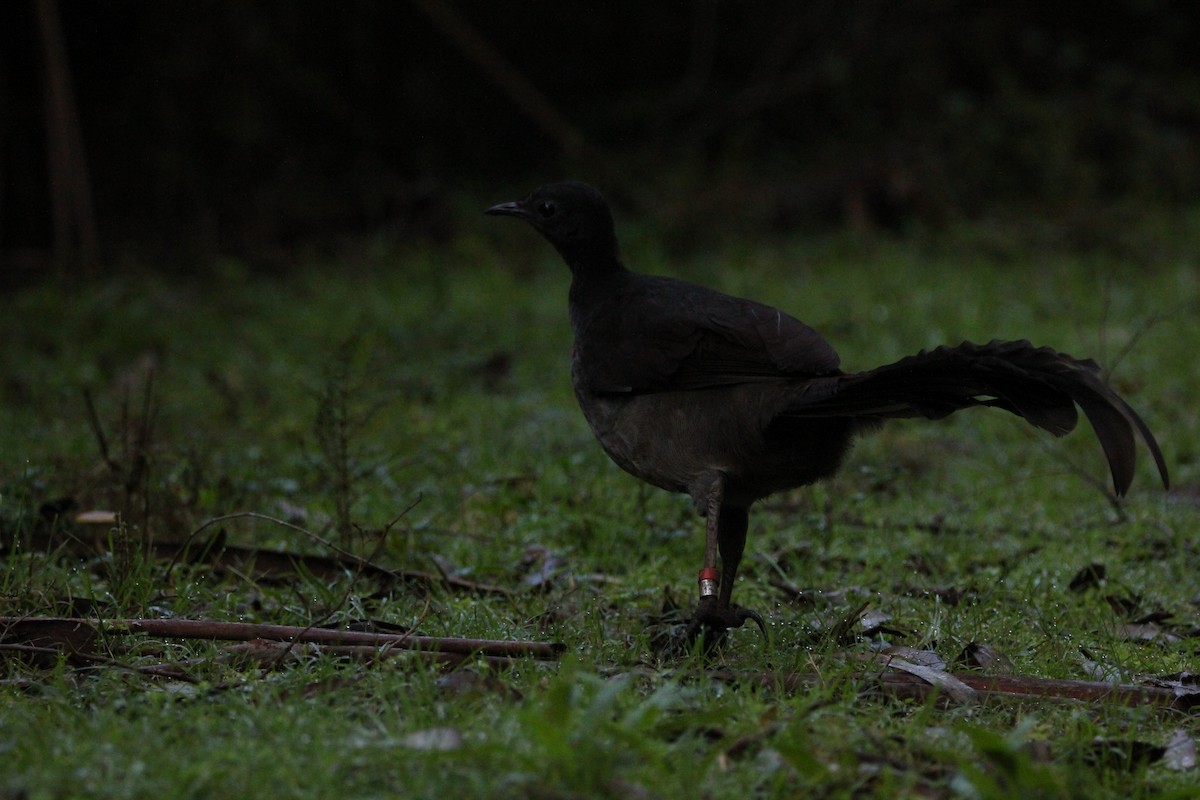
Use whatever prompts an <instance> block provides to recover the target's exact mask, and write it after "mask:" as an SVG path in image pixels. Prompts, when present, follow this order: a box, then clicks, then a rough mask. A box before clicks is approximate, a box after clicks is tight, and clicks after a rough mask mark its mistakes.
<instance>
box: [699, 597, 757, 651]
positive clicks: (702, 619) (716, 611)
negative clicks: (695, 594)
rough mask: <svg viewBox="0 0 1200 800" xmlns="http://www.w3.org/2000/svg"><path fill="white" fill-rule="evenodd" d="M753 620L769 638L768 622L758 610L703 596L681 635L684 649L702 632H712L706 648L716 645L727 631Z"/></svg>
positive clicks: (707, 637)
mask: <svg viewBox="0 0 1200 800" xmlns="http://www.w3.org/2000/svg"><path fill="white" fill-rule="evenodd" d="M747 620H751V621H753V622H754V624H755V625H757V626H758V629H759V631H761V632H762V635H763V638H764V639H765V638H767V624H766V622H765V621H764V620H763V618H762V615H761V614H759V613H758V612H757V611H753V610H751V609H749V608H742V607H741V606H734V605H722V604H721V603H720V602H719V601H718V600H717V598H715V597H702V598H700V604H699V605H698V606H696V610H695V612H693V613H692V619H691V621H690V622H689V623H688V626H687V628H686V629H685V630H684V631H683V634H682V635H681V636H680V644H681V645H682V649H687V648H689V647H690V646H691V645H692V644H693V643H694V642H695V641H696V639H697V638H698V637H699V636H700V634H701V633H706V634H710V635H709V636H706V637H705V641H706V649H707V648H708V646H715V645H716V644H717V643H718V642H720V641H721V640H723V639H724V637H725V632H726V631H729V630H732V629H734V628H740V627H742V626H743V625H745V624H746V621H747Z"/></svg>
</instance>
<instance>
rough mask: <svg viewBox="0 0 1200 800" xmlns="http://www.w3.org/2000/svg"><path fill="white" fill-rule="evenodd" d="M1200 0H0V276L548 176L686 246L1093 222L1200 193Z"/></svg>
mask: <svg viewBox="0 0 1200 800" xmlns="http://www.w3.org/2000/svg"><path fill="white" fill-rule="evenodd" d="M1198 16H1200V12H1197V10H1196V9H1195V7H1194V6H1192V5H1190V4H1187V3H1173V2H1166V1H1165V0H1123V1H1122V2H1114V3H1111V4H1108V6H1107V8H1106V11H1105V13H1104V14H1077V13H1074V12H1072V11H1071V10H1069V9H1068V8H1066V7H1059V6H1056V5H1054V4H1050V5H1047V4H1035V3H1013V4H1004V6H1003V7H1002V8H995V7H988V6H985V5H982V4H963V3H953V2H928V3H922V4H917V5H915V6H914V5H912V4H889V3H880V2H811V3H790V2H773V3H754V4H748V3H735V2H721V1H720V0H703V1H700V2H693V3H663V4H649V5H647V4H644V3H636V4H635V3H628V2H613V3H604V4H593V3H583V2H562V3H544V2H530V3H472V2H455V1H454V0H414V1H413V2H409V3H391V2H371V1H369V0H360V2H352V3H346V4H337V5H331V4H328V3H319V2H305V1H302V2H286V3H285V2H265V3H253V4H248V3H232V2H196V3H186V4H185V3H150V2H107V3H85V2H71V1H67V2H63V1H62V0H20V2H12V3H6V4H3V6H2V7H0V31H2V33H0V108H2V109H3V111H2V113H0V148H2V151H0V153H2V159H0V204H2V205H0V252H2V253H3V257H4V263H5V270H4V271H5V273H6V275H7V276H8V281H6V282H10V281H14V280H18V281H21V282H24V281H27V280H30V279H33V278H36V277H37V276H40V275H44V274H46V273H47V268H48V267H51V266H54V265H57V267H58V269H59V270H67V271H71V272H75V271H83V270H86V271H92V272H104V271H111V270H113V269H115V268H117V267H118V266H119V265H120V264H122V263H128V262H142V263H146V262H149V263H158V264H160V265H161V266H160V267H159V268H161V269H183V268H189V267H195V266H196V265H198V264H203V263H205V262H206V260H209V259H211V258H212V257H213V256H226V257H229V256H233V257H237V258H239V259H243V260H245V261H247V263H249V264H251V265H254V266H258V267H263V268H272V269H278V268H286V266H287V265H288V264H289V263H290V261H291V260H292V259H293V258H295V255H296V253H297V252H298V251H301V250H305V249H309V248H312V247H330V246H337V245H340V244H344V243H346V242H347V241H355V240H361V239H362V238H364V237H370V238H374V237H381V236H382V237H385V240H386V241H388V242H389V243H390V244H394V245H396V246H403V245H404V244H406V243H409V242H413V241H425V242H428V241H429V240H433V241H443V240H446V239H448V238H449V237H451V236H453V235H454V234H455V233H456V232H457V231H458V229H459V228H460V226H461V225H462V224H463V219H464V218H465V214H466V211H467V210H468V209H470V210H472V211H474V210H475V209H474V206H473V204H475V203H476V202H477V201H479V200H491V201H495V200H500V199H508V197H509V196H512V195H514V194H515V193H517V192H524V191H526V190H527V189H528V188H531V186H532V185H536V184H537V183H541V182H545V181H546V180H551V179H557V178H561V177H564V176H573V177H579V178H583V179H586V180H589V181H591V182H593V183H595V184H596V185H598V186H602V187H604V188H605V190H606V192H607V193H608V194H609V195H611V196H612V197H613V198H614V199H615V200H616V201H617V202H618V206H619V207H620V208H622V209H623V210H624V211H625V212H626V213H627V214H636V215H643V216H645V217H646V218H648V219H649V220H651V221H655V222H661V223H663V224H664V225H666V226H667V227H668V228H669V229H670V230H672V232H673V234H674V235H675V236H677V237H678V238H679V240H680V241H700V242H702V241H704V238H705V237H704V236H703V233H704V232H705V231H707V230H710V229H711V228H712V227H713V223H714V222H715V221H717V220H720V221H722V223H723V224H724V225H726V226H729V227H730V228H732V229H734V230H742V231H746V232H755V233H764V232H773V231H781V232H791V231H811V230H823V229H830V228H837V227H842V226H847V225H850V226H857V227H862V228H874V229H883V230H887V231H895V232H897V233H900V234H903V233H905V232H907V231H911V230H913V229H914V228H929V227H934V228H937V227H940V226H945V225H948V224H953V223H955V222H958V221H962V220H967V221H972V220H980V219H992V218H1003V219H1022V218H1029V219H1037V220H1040V221H1042V222H1045V221H1047V220H1049V221H1051V222H1052V224H1053V225H1054V226H1055V229H1056V230H1057V231H1059V232H1062V233H1063V235H1065V236H1067V237H1068V238H1070V239H1071V240H1072V241H1079V242H1083V243H1084V244H1091V243H1094V242H1095V241H1096V240H1100V242H1101V244H1103V243H1104V240H1106V239H1107V238H1110V237H1112V236H1113V232H1114V230H1119V228H1120V223H1121V222H1122V221H1123V220H1126V219H1128V218H1130V217H1131V216H1137V215H1140V214H1143V213H1145V212H1146V211H1147V210H1151V211H1161V210H1163V209H1168V210H1169V209H1175V208H1180V207H1183V206H1186V205H1188V204H1191V203H1194V201H1195V200H1196V198H1197V192H1198V190H1200V70H1198V69H1197V68H1198V67H1200V55H1197V50H1196V48H1195V46H1194V40H1195V33H1196V31H1197V24H1196V23H1197V17H1198ZM465 198H470V200H469V201H468V200H467V199H465ZM1114 221H1115V222H1116V224H1114ZM470 224H477V221H476V220H475V218H474V217H473V216H472V217H471V223H470ZM697 234H701V235H699V236H697Z"/></svg>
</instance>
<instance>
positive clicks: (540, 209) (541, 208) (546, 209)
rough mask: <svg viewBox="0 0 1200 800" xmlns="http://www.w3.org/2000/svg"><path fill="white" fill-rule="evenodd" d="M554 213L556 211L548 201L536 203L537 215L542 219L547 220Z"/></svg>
mask: <svg viewBox="0 0 1200 800" xmlns="http://www.w3.org/2000/svg"><path fill="white" fill-rule="evenodd" d="M555 211H557V209H556V208H555V207H554V203H551V202H550V201H549V200H543V201H542V202H540V203H538V206H537V213H538V214H539V215H541V217H542V219H549V218H550V217H553V216H554V212H555Z"/></svg>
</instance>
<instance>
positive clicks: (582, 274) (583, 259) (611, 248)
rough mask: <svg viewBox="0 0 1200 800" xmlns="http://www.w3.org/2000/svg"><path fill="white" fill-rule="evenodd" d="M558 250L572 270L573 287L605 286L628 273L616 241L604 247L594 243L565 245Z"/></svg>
mask: <svg viewBox="0 0 1200 800" xmlns="http://www.w3.org/2000/svg"><path fill="white" fill-rule="evenodd" d="M556 246H557V245H556ZM557 248H558V252H559V255H561V256H562V258H563V261H565V262H567V266H568V267H570V268H571V277H572V281H571V283H572V285H573V286H574V285H576V284H578V285H581V286H591V285H598V286H603V285H605V284H607V283H610V282H612V281H613V279H614V278H617V277H619V276H621V275H624V274H625V273H626V272H628V270H626V269H625V265H624V264H622V263H621V258H620V256H618V255H617V243H616V241H613V242H611V243H610V244H606V245H605V246H603V247H600V246H597V245H596V243H594V242H593V243H588V244H587V245H585V246H581V247H571V246H567V245H564V246H557Z"/></svg>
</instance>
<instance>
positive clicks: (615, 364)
mask: <svg viewBox="0 0 1200 800" xmlns="http://www.w3.org/2000/svg"><path fill="white" fill-rule="evenodd" d="M637 278H638V280H637V281H636V282H634V283H633V284H632V285H630V286H628V287H626V290H625V291H623V292H621V293H619V294H618V295H617V296H615V297H614V299H613V300H612V301H611V303H610V304H608V307H607V308H603V309H597V310H596V311H597V313H594V314H592V315H590V318H589V320H588V321H587V322H588V327H589V330H588V335H586V336H580V335H579V332H577V335H576V342H577V345H576V347H577V349H576V355H575V362H576V370H577V372H579V373H580V377H582V378H583V380H584V383H585V385H587V386H588V387H589V388H590V389H592V390H593V391H602V392H647V391H681V390H695V389H706V388H712V387H716V386H729V385H733V384H739V383H750V382H763V381H778V380H786V379H794V378H797V377H811V376H815V375H830V374H836V373H837V372H838V363H839V359H838V355H837V352H836V351H835V350H834V349H833V347H832V345H830V344H829V343H828V342H827V341H825V339H824V338H823V337H822V336H821V335H820V334H819V333H817V332H816V331H815V330H813V329H812V328H810V327H809V326H808V325H805V324H804V323H803V322H801V321H800V320H798V319H796V318H795V317H792V316H789V315H787V314H785V313H783V312H782V311H779V310H778V309H775V308H772V307H770V306H767V305H763V304H762V303H755V302H753V301H750V300H743V299H740V298H736V297H731V296H729V295H726V294H722V293H720V292H716V291H713V290H711V289H706V288H704V287H702V286H696V285H694V284H690V283H686V282H684V281H679V280H675V279H672V278H665V277H657V276H653V277H652V276H637ZM580 341H582V342H583V347H586V350H584V349H581V347H580V345H579V342H580Z"/></svg>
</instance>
